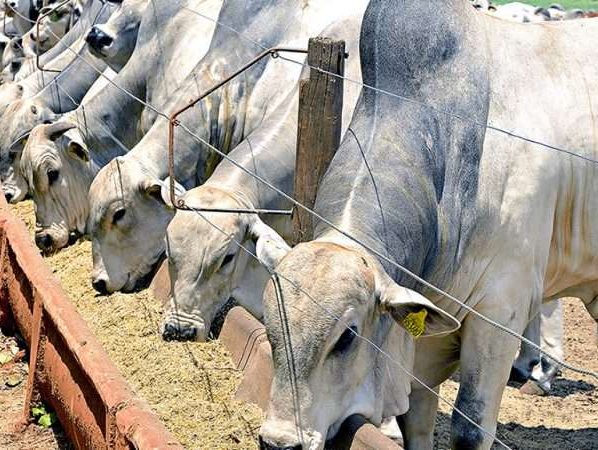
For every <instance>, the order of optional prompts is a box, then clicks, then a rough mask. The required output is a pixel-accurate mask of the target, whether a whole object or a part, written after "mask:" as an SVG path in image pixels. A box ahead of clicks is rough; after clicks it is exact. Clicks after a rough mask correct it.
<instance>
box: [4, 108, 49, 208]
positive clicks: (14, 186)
mask: <svg viewBox="0 0 598 450" xmlns="http://www.w3.org/2000/svg"><path fill="white" fill-rule="evenodd" d="M54 120H56V115H55V114H54V113H53V112H52V110H51V109H49V108H48V107H47V106H45V105H43V104H42V103H40V102H39V101H37V100H35V99H34V98H30V99H24V100H23V99H21V100H17V101H15V102H13V103H12V104H11V105H10V106H8V108H6V110H5V111H4V113H3V114H2V116H1V117H0V181H1V182H2V189H3V191H4V195H5V197H6V200H7V201H8V202H10V203H16V202H19V201H21V200H23V199H24V198H25V195H26V194H27V183H26V181H25V179H24V178H23V177H22V175H21V172H20V170H19V164H20V159H21V152H22V151H23V148H24V147H25V143H26V142H27V140H28V135H29V132H30V131H31V130H32V129H33V128H34V127H35V126H36V125H39V124H41V123H49V122H52V121H54Z"/></svg>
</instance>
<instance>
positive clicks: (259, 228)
mask: <svg viewBox="0 0 598 450" xmlns="http://www.w3.org/2000/svg"><path fill="white" fill-rule="evenodd" d="M249 235H250V237H251V239H252V240H253V242H254V243H255V253H256V256H257V257H258V259H259V260H260V262H261V263H262V264H263V265H264V266H265V267H266V268H267V269H269V270H274V268H275V267H276V266H277V265H278V263H279V262H280V261H281V260H282V258H284V257H285V256H286V254H287V253H288V252H289V251H290V250H291V247H289V245H288V244H287V243H286V242H285V240H284V239H283V238H282V237H281V236H280V235H279V234H278V233H277V232H276V231H274V230H273V229H272V228H270V227H269V226H268V225H266V224H265V223H264V222H263V221H262V220H261V219H260V218H259V217H257V216H254V218H253V220H252V222H251V224H250V225H249Z"/></svg>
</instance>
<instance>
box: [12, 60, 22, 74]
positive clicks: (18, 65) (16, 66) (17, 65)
mask: <svg viewBox="0 0 598 450" xmlns="http://www.w3.org/2000/svg"><path fill="white" fill-rule="evenodd" d="M10 68H11V70H12V71H13V72H16V71H18V70H19V69H20V68H21V61H13V62H11V63H10Z"/></svg>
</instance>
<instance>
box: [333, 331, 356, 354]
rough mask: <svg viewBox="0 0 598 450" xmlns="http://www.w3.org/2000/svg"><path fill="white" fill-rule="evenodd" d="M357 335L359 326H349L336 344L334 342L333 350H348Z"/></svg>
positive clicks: (339, 351)
mask: <svg viewBox="0 0 598 450" xmlns="http://www.w3.org/2000/svg"><path fill="white" fill-rule="evenodd" d="M356 336H357V327H355V326H352V327H349V328H347V329H346V330H345V331H344V332H343V334H341V337H340V338H338V341H336V344H334V348H333V349H332V352H333V353H344V352H346V351H347V350H348V349H349V347H351V344H352V343H353V341H354V340H355V337H356Z"/></svg>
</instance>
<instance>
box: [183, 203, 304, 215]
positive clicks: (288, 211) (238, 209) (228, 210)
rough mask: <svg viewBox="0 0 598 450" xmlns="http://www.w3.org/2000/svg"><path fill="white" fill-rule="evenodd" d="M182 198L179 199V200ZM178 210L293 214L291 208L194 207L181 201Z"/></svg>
mask: <svg viewBox="0 0 598 450" xmlns="http://www.w3.org/2000/svg"><path fill="white" fill-rule="evenodd" d="M181 200H182V199H179V201H181ZM177 209H179V210H184V211H195V212H212V213H224V214H227V213H230V214H271V215H274V216H290V215H292V214H293V210H292V209H263V208H255V209H245V208H196V207H195V206H189V205H187V204H186V203H184V202H183V205H182V206H179V207H177Z"/></svg>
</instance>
